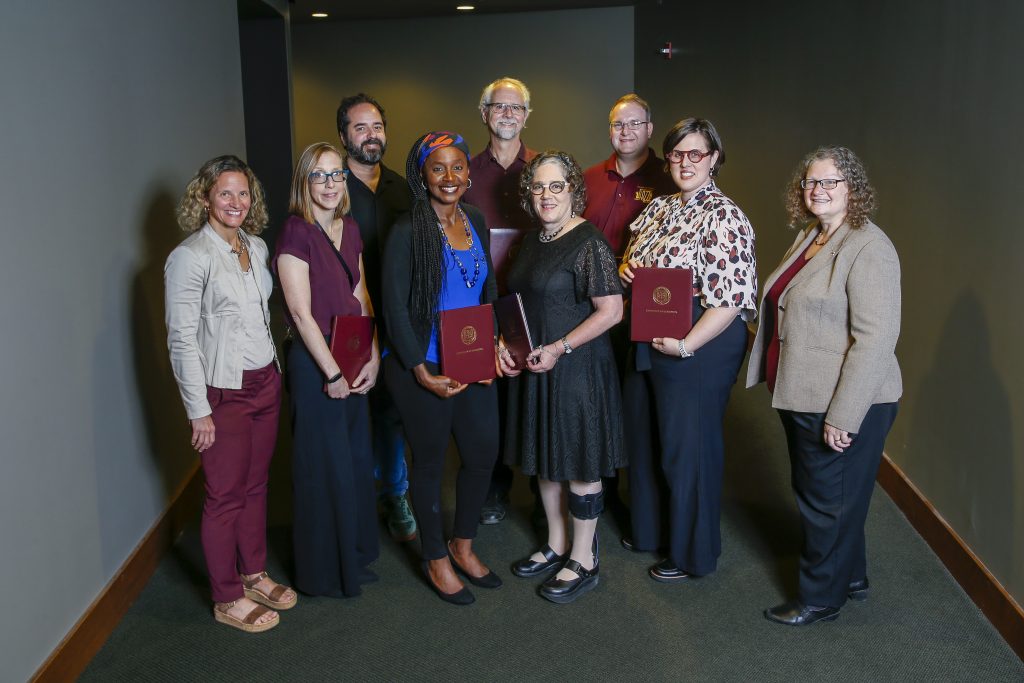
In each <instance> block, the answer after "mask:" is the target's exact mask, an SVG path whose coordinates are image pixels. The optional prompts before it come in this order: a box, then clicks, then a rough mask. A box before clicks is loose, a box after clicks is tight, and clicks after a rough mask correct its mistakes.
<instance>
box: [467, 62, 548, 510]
mask: <svg viewBox="0 0 1024 683" xmlns="http://www.w3.org/2000/svg"><path fill="white" fill-rule="evenodd" d="M529 116H530V91H529V89H527V87H526V84H525V83H523V82H522V81H520V80H518V79H515V78H509V77H508V76H506V77H504V78H499V79H498V80H496V81H494V82H492V83H490V84H488V85H487V87H485V88H484V90H483V92H482V93H481V94H480V118H481V119H482V120H483V122H484V125H485V126H487V130H488V131H489V133H490V141H489V142H488V143H487V147H486V148H484V149H483V150H482V151H481V152H479V153H478V154H475V155H474V156H473V158H472V159H470V160H469V178H470V181H471V182H472V183H473V185H472V187H470V188H469V189H468V190H466V194H465V195H463V197H462V201H464V202H466V203H467V204H472V205H473V206H475V207H477V208H478V209H480V210H481V211H483V213H484V218H485V219H486V220H487V227H488V228H489V229H490V228H517V229H519V230H532V229H534V227H535V226H534V225H533V221H531V220H530V217H529V215H528V214H527V213H526V211H525V210H524V209H523V207H522V205H521V204H520V201H519V174H520V173H521V172H522V170H523V168H524V167H525V166H526V164H527V163H528V162H529V161H530V159H533V158H534V157H535V156H537V153H536V152H535V151H533V150H532V149H529V148H528V147H527V146H526V145H525V144H523V141H522V140H520V139H519V135H520V134H521V133H522V132H523V128H524V127H525V126H526V119H527V118H529ZM498 396H499V401H498V410H499V412H500V413H501V418H502V419H501V425H502V434H501V436H500V438H501V444H502V445H501V451H500V456H499V458H498V462H497V463H496V464H495V466H494V473H493V475H492V476H491V487H490V490H489V491H488V492H487V500H485V501H484V506H483V508H482V509H481V510H480V523H481V524H497V523H498V522H500V521H501V520H503V519H505V515H506V514H507V505H508V493H509V491H510V490H511V488H512V478H513V476H512V470H511V468H509V466H508V465H506V464H505V448H504V441H505V434H504V424H505V420H504V416H505V401H504V396H505V392H504V391H499V392H498ZM531 483H532V486H533V487H535V486H536V483H535V482H531ZM534 493H536V491H534ZM538 501H539V499H537V500H536V501H534V502H535V505H534V519H535V521H538V522H539V521H540V518H542V517H543V509H541V510H540V515H538V508H539V505H537V502H538Z"/></svg>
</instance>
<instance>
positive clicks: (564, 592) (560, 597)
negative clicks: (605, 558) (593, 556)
mask: <svg viewBox="0 0 1024 683" xmlns="http://www.w3.org/2000/svg"><path fill="white" fill-rule="evenodd" d="M600 568H601V567H600V565H599V564H595V565H594V568H593V569H590V570H587V569H584V568H583V565H581V564H580V563H579V562H577V561H576V560H569V561H568V562H566V563H565V567H564V569H568V570H569V571H571V572H575V573H576V578H575V579H568V580H565V579H557V578H555V577H554V576H552V577H551V578H550V579H548V580H547V581H545V582H544V583H543V584H542V585H541V587H540V595H541V597H542V598H546V599H548V600H550V601H551V602H557V603H559V604H562V605H564V604H565V603H569V602H572V601H573V600H575V599H576V598H578V597H580V596H581V595H583V594H584V593H588V592H590V591H592V590H594V588H595V587H596V586H597V573H598V571H599V570H600Z"/></svg>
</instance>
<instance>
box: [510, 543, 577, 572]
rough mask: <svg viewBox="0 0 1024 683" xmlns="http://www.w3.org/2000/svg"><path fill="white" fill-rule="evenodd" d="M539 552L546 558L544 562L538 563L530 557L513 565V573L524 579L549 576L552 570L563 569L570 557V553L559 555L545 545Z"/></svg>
mask: <svg viewBox="0 0 1024 683" xmlns="http://www.w3.org/2000/svg"><path fill="white" fill-rule="evenodd" d="M538 552H539V553H540V554H541V555H543V556H544V560H543V561H541V562H538V561H536V560H531V559H530V558H529V557H527V558H525V559H522V560H519V561H518V562H516V563H515V564H514V565H512V573H513V574H515V575H516V576H518V577H520V578H523V579H529V578H531V577H534V576H541V575H542V574H547V573H548V572H550V571H551V570H552V569H561V568H562V565H563V564H564V563H565V561H566V559H568V557H569V553H568V552H566V553H565V554H564V555H559V554H558V553H556V552H555V551H554V550H552V549H551V546H549V545H545V546H544V547H543V548H541V549H540V550H539V551H538Z"/></svg>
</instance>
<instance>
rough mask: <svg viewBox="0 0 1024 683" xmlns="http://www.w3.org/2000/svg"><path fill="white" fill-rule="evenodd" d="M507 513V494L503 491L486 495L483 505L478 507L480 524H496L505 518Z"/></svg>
mask: <svg viewBox="0 0 1024 683" xmlns="http://www.w3.org/2000/svg"><path fill="white" fill-rule="evenodd" d="M507 514H508V496H507V495H505V494H503V493H495V494H492V495H489V496H487V500H485V501H484V505H483V507H481V508H480V523H481V524H497V523H498V522H500V521H501V520H503V519H505V516H506V515H507Z"/></svg>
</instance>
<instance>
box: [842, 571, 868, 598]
mask: <svg viewBox="0 0 1024 683" xmlns="http://www.w3.org/2000/svg"><path fill="white" fill-rule="evenodd" d="M870 592H871V584H869V583H868V577H866V576H865V577H864V578H863V579H861V580H860V581H851V582H850V588H849V592H848V593H847V594H846V597H848V598H850V600H856V601H857V602H863V601H864V600H867V599H868V593H870Z"/></svg>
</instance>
